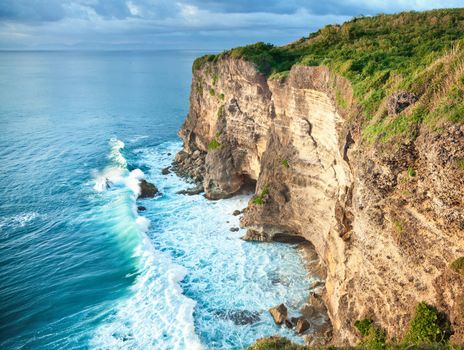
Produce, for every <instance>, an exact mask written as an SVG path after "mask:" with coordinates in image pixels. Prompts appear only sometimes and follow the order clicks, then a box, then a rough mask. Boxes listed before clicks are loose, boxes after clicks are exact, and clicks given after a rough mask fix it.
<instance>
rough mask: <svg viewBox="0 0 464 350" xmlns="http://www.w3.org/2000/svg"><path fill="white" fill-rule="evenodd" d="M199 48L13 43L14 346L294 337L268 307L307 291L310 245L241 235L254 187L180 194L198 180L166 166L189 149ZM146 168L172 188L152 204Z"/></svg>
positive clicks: (10, 329) (2, 269) (0, 259)
mask: <svg viewBox="0 0 464 350" xmlns="http://www.w3.org/2000/svg"><path fill="white" fill-rule="evenodd" d="M199 54H201V53H199V52H192V51H153V52H2V53H0V164H1V168H0V348H2V349H120V348H122V349H195V348H205V349H241V348H243V347H245V346H247V345H249V344H251V343H252V342H253V341H254V340H255V339H257V338H259V337H262V336H266V335H272V334H275V333H281V334H283V335H287V336H291V333H288V331H286V330H285V329H280V328H278V327H276V326H275V325H274V324H273V322H272V319H271V318H270V316H269V314H268V313H267V309H268V308H269V307H271V306H274V305H275V304H277V303H280V302H286V303H287V304H288V305H290V306H291V307H293V308H294V309H297V308H298V307H299V306H300V305H301V304H302V302H303V301H304V299H305V297H306V295H307V288H308V285H309V282H310V279H308V276H307V274H306V272H305V271H304V269H303V268H302V261H301V256H300V255H299V253H298V251H297V250H296V249H294V247H291V246H286V245H281V244H253V243H248V242H243V241H241V240H240V239H239V237H240V236H241V235H243V231H241V232H235V233H232V232H230V231H229V229H230V227H232V226H238V218H237V217H235V216H232V215H231V213H232V211H233V210H235V209H240V208H243V207H245V206H246V203H247V200H248V198H249V197H248V196H247V195H241V196H238V197H236V198H233V199H228V200H221V201H214V202H213V201H207V200H206V199H204V198H203V197H202V196H191V197H190V196H183V195H178V194H176V192H177V191H178V190H180V189H183V188H185V187H187V186H188V185H187V184H186V183H185V182H184V180H182V179H179V178H178V177H176V176H175V175H174V174H170V175H168V176H163V175H161V172H160V170H161V169H162V168H163V167H165V166H167V165H169V164H170V162H171V161H172V158H173V156H174V154H175V152H176V151H178V150H179V149H180V146H181V144H180V142H179V140H178V138H177V136H176V135H177V131H178V129H179V127H180V125H181V123H182V121H183V120H184V118H185V116H186V114H187V111H188V94H189V86H190V79H191V64H192V61H193V59H194V58H195V57H196V56H198V55H199ZM142 176H145V177H146V178H147V179H148V180H149V181H152V182H154V183H155V184H156V185H157V186H158V187H159V189H160V190H161V192H162V195H161V196H159V197H156V198H154V199H147V200H144V201H139V202H138V204H139V205H140V204H143V205H144V206H146V208H147V210H146V211H144V212H141V213H137V211H136V210H135V208H136V207H135V206H136V201H135V196H136V192H137V191H138V181H139V179H140V178H141V177H142ZM104 179H110V180H111V183H112V186H111V187H110V188H109V189H106V188H105V186H100V185H101V183H102V181H104ZM244 320H247V321H246V322H245V321H244Z"/></svg>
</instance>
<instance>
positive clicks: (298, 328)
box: [295, 317, 310, 334]
mask: <svg viewBox="0 0 464 350" xmlns="http://www.w3.org/2000/svg"><path fill="white" fill-rule="evenodd" d="M309 327H310V325H309V322H308V320H306V319H305V318H304V317H298V319H297V320H296V323H295V332H297V333H298V334H302V333H304V332H306V331H307V330H308V329H309Z"/></svg>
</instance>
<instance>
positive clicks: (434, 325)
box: [403, 302, 451, 345]
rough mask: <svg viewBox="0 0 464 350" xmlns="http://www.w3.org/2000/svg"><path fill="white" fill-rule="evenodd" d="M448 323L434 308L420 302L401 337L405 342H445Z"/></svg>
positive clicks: (448, 333)
mask: <svg viewBox="0 0 464 350" xmlns="http://www.w3.org/2000/svg"><path fill="white" fill-rule="evenodd" d="M450 330H451V329H450V324H449V322H448V321H447V320H446V317H445V316H444V315H441V314H440V313H439V312H438V310H437V309H436V308H434V307H433V306H430V305H427V304H426V303H424V302H422V303H419V304H418V305H417V307H416V313H415V315H414V317H413V318H412V320H411V322H410V324H409V329H408V331H407V333H406V335H405V336H404V338H403V343H405V344H417V345H420V344H434V343H446V342H447V341H448V338H449V336H450Z"/></svg>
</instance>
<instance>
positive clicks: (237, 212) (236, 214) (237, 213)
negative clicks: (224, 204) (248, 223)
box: [232, 209, 242, 216]
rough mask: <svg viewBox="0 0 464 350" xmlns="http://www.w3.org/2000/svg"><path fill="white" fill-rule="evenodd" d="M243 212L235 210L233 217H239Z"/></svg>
mask: <svg viewBox="0 0 464 350" xmlns="http://www.w3.org/2000/svg"><path fill="white" fill-rule="evenodd" d="M241 213H242V212H241V211H240V210H238V209H236V210H234V212H233V213H232V215H233V216H238V215H240V214H241Z"/></svg>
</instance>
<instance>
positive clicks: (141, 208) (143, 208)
mask: <svg viewBox="0 0 464 350" xmlns="http://www.w3.org/2000/svg"><path fill="white" fill-rule="evenodd" d="M137 210H138V211H145V210H147V208H145V207H144V206H143V205H139V206H138V207H137Z"/></svg>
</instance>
